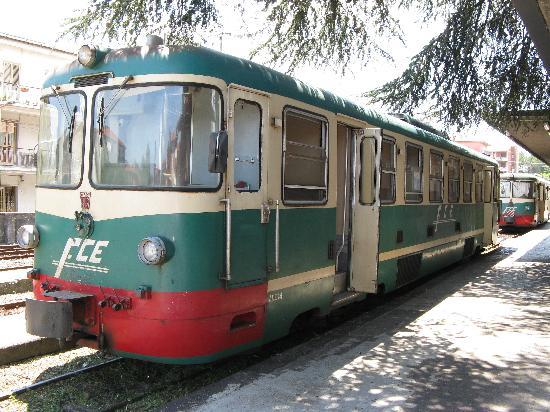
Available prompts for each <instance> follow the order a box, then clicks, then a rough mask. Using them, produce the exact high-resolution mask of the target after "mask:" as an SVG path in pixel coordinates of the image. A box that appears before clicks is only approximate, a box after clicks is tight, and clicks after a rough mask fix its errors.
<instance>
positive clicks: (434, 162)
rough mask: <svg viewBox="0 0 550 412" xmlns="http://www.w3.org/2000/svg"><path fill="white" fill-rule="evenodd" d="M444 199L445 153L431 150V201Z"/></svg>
mask: <svg viewBox="0 0 550 412" xmlns="http://www.w3.org/2000/svg"><path fill="white" fill-rule="evenodd" d="M442 201H443V154H441V153H438V152H434V151H430V202H442Z"/></svg>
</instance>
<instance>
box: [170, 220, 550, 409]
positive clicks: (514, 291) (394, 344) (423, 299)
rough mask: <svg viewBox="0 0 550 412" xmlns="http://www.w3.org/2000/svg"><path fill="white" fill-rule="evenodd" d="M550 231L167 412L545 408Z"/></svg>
mask: <svg viewBox="0 0 550 412" xmlns="http://www.w3.org/2000/svg"><path fill="white" fill-rule="evenodd" d="M549 319H550V225H546V227H542V228H540V229H537V230H533V231H531V232H529V233H526V234H524V235H523V236H521V237H518V238H513V239H508V240H506V241H504V242H503V244H502V247H501V248H500V249H498V250H497V251H495V252H493V253H491V254H488V255H486V256H481V257H480V258H478V259H476V260H473V261H470V262H467V263H465V264H462V265H460V266H456V267H454V268H452V269H450V270H448V271H447V272H445V273H442V274H439V275H437V276H435V277H433V278H432V279H430V280H429V281H427V282H425V283H423V284H421V285H419V286H417V287H416V288H415V289H413V290H411V291H410V292H407V293H402V294H400V295H398V296H395V297H394V298H393V299H391V300H390V301H389V302H388V303H386V304H384V305H382V306H379V307H377V308H375V309H374V310H371V311H368V312H366V313H364V314H362V315H360V316H358V317H357V318H354V319H353V320H352V321H348V322H346V323H344V324H343V325H341V326H339V327H337V328H335V329H333V330H331V331H330V332H328V333H326V334H324V335H322V336H320V337H318V338H315V339H312V340H310V341H308V342H307V343H305V344H303V345H300V346H298V347H295V348H293V349H291V350H289V351H286V352H284V353H283V354H281V355H279V356H273V357H271V358H270V359H268V360H267V361H265V362H262V363H260V364H257V365H255V366H253V367H251V368H249V369H247V370H243V371H242V372H239V373H237V374H234V375H232V376H230V377H228V378H226V379H224V380H222V381H220V382H217V383H214V384H212V385H209V386H206V387H204V388H203V389H201V390H199V391H197V392H194V393H192V394H190V395H188V396H187V397H185V398H182V399H180V400H178V401H175V402H172V403H170V404H168V405H167V406H166V407H165V408H163V410H165V411H176V410H177V411H180V410H182V411H183V410H195V411H273V410H285V411H288V410H290V411H295V410H298V411H302V410H308V411H309V410H312V411H316V410H325V409H335V410H346V411H347V410H360V411H378V410H392V411H403V410H415V411H495V412H502V411H548V410H550V385H549V382H550V322H549Z"/></svg>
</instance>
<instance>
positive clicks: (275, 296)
mask: <svg viewBox="0 0 550 412" xmlns="http://www.w3.org/2000/svg"><path fill="white" fill-rule="evenodd" d="M278 300H283V292H273V293H270V294H269V295H268V296H267V302H268V303H273V302H277V301H278Z"/></svg>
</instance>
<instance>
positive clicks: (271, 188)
mask: <svg viewBox="0 0 550 412" xmlns="http://www.w3.org/2000/svg"><path fill="white" fill-rule="evenodd" d="M43 101H44V104H43V107H42V114H41V131H40V143H39V159H40V160H39V166H38V189H37V213H36V227H24V228H22V229H21V230H20V233H19V234H20V240H21V243H22V244H23V245H27V246H34V247H36V251H35V270H33V272H31V277H32V278H34V279H35V281H34V293H35V299H34V300H32V301H29V302H28V304H27V309H26V310H27V329H28V330H29V331H30V332H31V333H34V334H38V335H42V336H50V337H58V338H69V337H73V338H75V339H78V341H79V342H80V343H81V344H84V345H91V346H96V347H100V348H103V349H106V350H110V351H112V352H115V353H118V354H121V355H124V356H130V357H136V358H142V359H149V360H155V361H160V362H176V363H200V362H208V361H212V360H214V359H217V358H220V357H223V356H228V355H230V354H232V353H236V352H238V351H242V350H245V349H247V348H251V347H256V346H259V345H261V344H263V343H265V342H268V341H271V340H273V339H276V338H278V337H280V336H283V335H285V334H286V333H288V331H289V329H290V327H291V325H292V323H293V322H294V321H295V320H296V319H297V318H298V317H303V316H307V315H313V314H320V315H323V314H327V313H329V312H330V311H331V310H332V309H334V308H337V307H339V306H341V305H344V304H346V303H349V302H351V301H354V300H358V299H363V298H365V297H366V296H368V294H375V293H383V292H389V291H392V290H395V289H397V288H399V287H401V286H403V285H406V284H408V283H410V282H412V281H414V280H415V279H418V278H420V277H422V276H424V275H426V274H429V273H432V272H434V271H437V270H439V269H441V268H443V267H445V266H448V265H450V264H452V263H454V262H458V261H460V260H461V259H463V258H465V257H468V256H470V255H472V254H473V253H474V252H475V251H476V250H477V249H478V248H480V247H482V246H485V245H489V244H491V243H493V242H495V238H496V231H497V216H498V208H497V204H498V203H497V196H498V190H496V184H495V182H496V179H497V173H498V172H497V165H496V163H495V162H493V161H492V160H490V159H489V158H486V157H484V156H482V155H479V154H477V153H475V152H473V151H470V150H469V149H467V148H464V147H462V146H459V145H457V144H454V143H453V142H450V141H448V140H446V139H444V138H442V137H440V136H438V135H436V134H433V133H430V132H429V131H427V130H424V129H421V128H418V127H415V126H413V125H411V124H409V123H406V122H403V121H400V120H398V119H396V118H393V117H391V116H387V115H383V114H381V113H378V112H375V111H373V110H370V109H367V108H364V107H361V106H359V105H357V104H355V103H352V102H350V101H347V100H345V99H342V98H339V97H337V96H335V95H333V94H331V93H328V92H326V91H324V90H320V89H316V88H312V87H309V86H307V85H306V84H304V83H302V82H300V81H298V80H296V79H294V78H291V77H289V76H286V75H284V74H281V73H278V72H276V71H273V70H270V69H268V68H266V67H263V66H260V65H257V64H255V63H252V62H250V61H247V60H243V59H238V58H235V57H232V56H228V55H225V54H221V53H218V52H215V51H212V50H209V49H205V48H195V47H175V46H170V47H168V46H163V45H156V44H150V45H148V46H145V47H137V48H130V49H121V50H109V51H105V52H99V51H95V50H93V49H91V48H88V47H84V48H83V49H82V50H81V53H80V54H79V62H75V63H73V64H71V65H70V66H69V67H66V68H64V69H62V70H59V71H58V72H56V73H55V74H54V75H53V76H51V77H49V78H48V80H47V81H46V84H45V88H44V98H43ZM226 142H227V145H226ZM226 148H227V155H226V153H225V149H226ZM226 159H227V162H226V161H225V160H226ZM225 163H226V164H225ZM136 248H137V253H136ZM47 319H50V320H51V319H55V322H53V323H52V322H49V321H47Z"/></svg>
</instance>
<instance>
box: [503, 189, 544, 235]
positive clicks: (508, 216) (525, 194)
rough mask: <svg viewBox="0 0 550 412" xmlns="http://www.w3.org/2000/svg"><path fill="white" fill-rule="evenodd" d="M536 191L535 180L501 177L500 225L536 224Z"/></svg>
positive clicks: (527, 225)
mask: <svg viewBox="0 0 550 412" xmlns="http://www.w3.org/2000/svg"><path fill="white" fill-rule="evenodd" d="M534 193H535V184H534V182H533V181H529V180H508V179H501V182H500V221H499V226H500V227H506V226H511V227H533V226H536V225H537V213H536V205H535V200H534V196H535V195H534Z"/></svg>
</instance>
